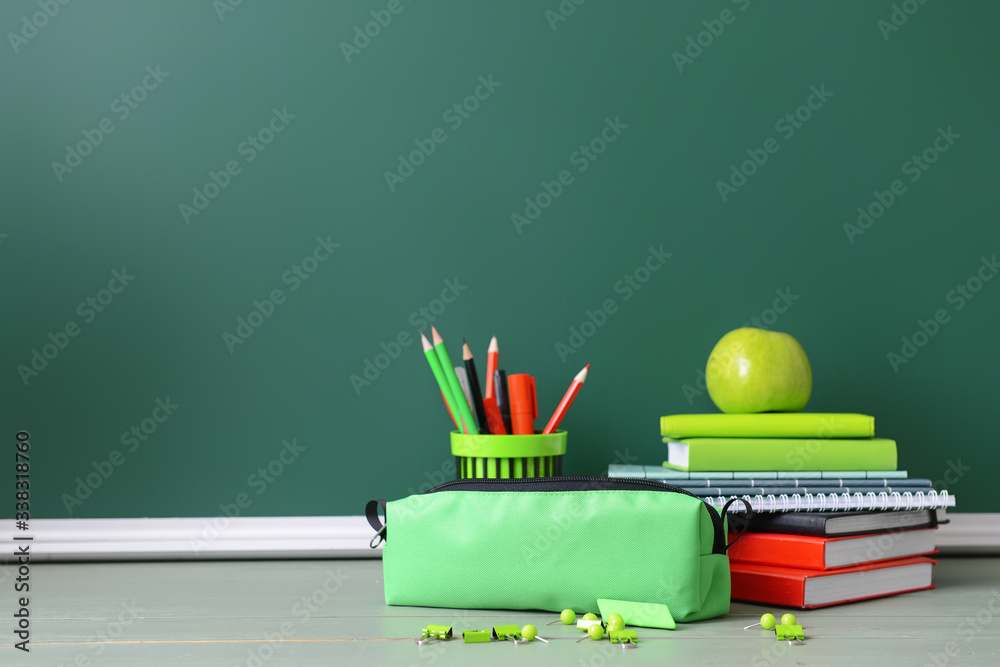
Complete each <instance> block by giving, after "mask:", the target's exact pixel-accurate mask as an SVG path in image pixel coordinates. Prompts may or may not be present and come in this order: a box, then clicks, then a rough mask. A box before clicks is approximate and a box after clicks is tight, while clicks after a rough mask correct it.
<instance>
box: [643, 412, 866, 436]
mask: <svg viewBox="0 0 1000 667" xmlns="http://www.w3.org/2000/svg"><path fill="white" fill-rule="evenodd" d="M660 435H663V436H667V437H670V438H671V439H673V440H679V439H682V438H871V437H874V436H875V418H874V417H872V416H871V415H859V414H850V413H826V412H761V413H755V414H747V415H728V414H704V415H670V416H667V417H660Z"/></svg>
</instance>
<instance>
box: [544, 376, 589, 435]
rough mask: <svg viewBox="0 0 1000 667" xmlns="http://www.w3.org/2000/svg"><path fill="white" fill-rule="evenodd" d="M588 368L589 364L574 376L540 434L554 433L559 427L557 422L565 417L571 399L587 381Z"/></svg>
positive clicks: (571, 401) (571, 402)
mask: <svg viewBox="0 0 1000 667" xmlns="http://www.w3.org/2000/svg"><path fill="white" fill-rule="evenodd" d="M588 368H590V364H587V365H586V366H584V367H583V370H582V371H580V372H579V373H577V374H576V377H575V378H573V382H572V384H570V386H569V389H567V390H566V395H565V396H563V397H562V400H561V401H559V406H558V407H557V408H556V411H555V412H553V413H552V419H550V420H549V423H548V424H547V425H546V426H545V430H544V431H542V433H555V430H556V428H558V427H559V422H561V421H562V418H563V417H565V416H566V411H567V410H569V406H570V405H572V404H573V399H574V398H576V395H577V393H578V392H579V391H580V387H582V386H583V383H584V381H585V380H586V379H587V369H588Z"/></svg>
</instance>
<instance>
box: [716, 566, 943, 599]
mask: <svg viewBox="0 0 1000 667" xmlns="http://www.w3.org/2000/svg"><path fill="white" fill-rule="evenodd" d="M918 563H930V564H932V565H933V564H934V563H936V561H934V560H933V559H931V558H925V557H922V556H916V557H913V558H896V559H893V560H886V561H879V562H877V563H867V564H864V565H854V566H851V567H840V568H835V569H832V570H802V569H797V568H790V567H776V566H772V565H757V564H755V563H733V562H731V563H730V564H729V572H730V578H731V581H732V599H734V600H745V601H747V602H760V603H764V604H774V605H779V606H782V607H797V608H799V609H807V608H808V609H811V608H814V607H828V606H830V605H834V604H843V603H845V602H855V601H857V600H868V599H871V598H878V597H885V596H888V595H896V594H899V593H908V592H910V591H915V590H923V589H925V588H934V585H933V584H931V585H930V586H924V587H922V588H908V589H905V590H898V591H893V592H891V593H880V594H878V595H868V596H862V597H856V598H843V599H841V600H835V601H833V602H826V603H824V604H820V605H815V604H814V605H808V606H807V605H806V603H805V591H806V579H810V578H812V577H827V576H835V575H838V574H844V573H847V572H866V571H869V570H879V569H882V568H887V567H899V566H904V565H914V564H918Z"/></svg>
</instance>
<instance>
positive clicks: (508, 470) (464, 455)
mask: <svg viewBox="0 0 1000 667" xmlns="http://www.w3.org/2000/svg"><path fill="white" fill-rule="evenodd" d="M451 453H452V454H454V455H455V472H456V475H457V476H458V479H524V478H529V477H557V476H559V475H562V457H563V455H564V454H565V453H566V431H556V432H555V433H535V434H534V435H469V434H468V433H459V432H458V431H452V432H451Z"/></svg>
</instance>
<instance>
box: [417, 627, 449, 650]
mask: <svg viewBox="0 0 1000 667" xmlns="http://www.w3.org/2000/svg"><path fill="white" fill-rule="evenodd" d="M451 637H452V632H451V626H450V625H431V624H428V625H427V627H426V628H423V629H422V630H421V631H420V639H418V640H417V644H419V645H420V646H423V645H424V644H430V643H431V642H433V641H435V640H436V641H443V640H445V639H451Z"/></svg>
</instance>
